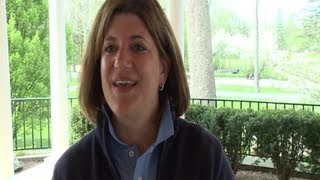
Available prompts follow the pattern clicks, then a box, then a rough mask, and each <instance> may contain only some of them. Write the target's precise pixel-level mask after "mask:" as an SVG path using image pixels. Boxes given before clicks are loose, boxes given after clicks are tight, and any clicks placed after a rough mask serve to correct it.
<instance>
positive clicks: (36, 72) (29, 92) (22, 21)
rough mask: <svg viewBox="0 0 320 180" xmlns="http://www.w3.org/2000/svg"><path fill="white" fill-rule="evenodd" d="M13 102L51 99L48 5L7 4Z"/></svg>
mask: <svg viewBox="0 0 320 180" xmlns="http://www.w3.org/2000/svg"><path fill="white" fill-rule="evenodd" d="M7 7H8V8H7V9H8V35H9V52H10V54H9V57H10V81H11V91H12V95H11V96H12V98H22V97H23V98H25V97H47V96H48V95H49V40H48V4H47V1H45V0H37V1H36V2H35V1H34V0H25V1H15V0H8V1H7Z"/></svg>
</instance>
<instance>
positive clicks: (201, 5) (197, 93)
mask: <svg viewBox="0 0 320 180" xmlns="http://www.w3.org/2000/svg"><path fill="white" fill-rule="evenodd" d="M186 10H187V11H186V14H187V26H188V28H187V34H188V38H187V39H188V57H189V58H188V60H189V73H190V91H191V96H192V97H199V98H200V97H201V98H214V97H216V89H215V80H214V71H213V63H212V46H211V33H210V32H211V31H210V17H209V4H208V1H207V0H188V1H187V3H186Z"/></svg>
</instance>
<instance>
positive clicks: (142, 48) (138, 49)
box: [132, 44, 146, 52]
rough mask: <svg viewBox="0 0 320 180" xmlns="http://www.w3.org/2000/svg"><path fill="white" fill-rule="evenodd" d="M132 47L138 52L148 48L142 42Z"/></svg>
mask: <svg viewBox="0 0 320 180" xmlns="http://www.w3.org/2000/svg"><path fill="white" fill-rule="evenodd" d="M132 49H133V50H134V51H136V52H142V51H145V50H146V48H145V47H144V46H143V45H140V44H134V45H133V46H132Z"/></svg>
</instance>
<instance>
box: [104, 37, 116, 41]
mask: <svg viewBox="0 0 320 180" xmlns="http://www.w3.org/2000/svg"><path fill="white" fill-rule="evenodd" d="M116 40H117V39H116V38H115V37H114V36H108V37H106V38H105V39H104V42H108V41H111V42H114V41H116Z"/></svg>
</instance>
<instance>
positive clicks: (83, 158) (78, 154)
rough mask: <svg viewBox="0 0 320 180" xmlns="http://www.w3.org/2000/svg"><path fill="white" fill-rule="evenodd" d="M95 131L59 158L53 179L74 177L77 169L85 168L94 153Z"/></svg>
mask: <svg viewBox="0 0 320 180" xmlns="http://www.w3.org/2000/svg"><path fill="white" fill-rule="evenodd" d="M93 138H94V131H92V132H90V133H89V134H87V135H86V136H85V137H83V138H82V139H80V140H79V141H78V142H77V143H75V144H74V145H72V146H71V147H70V148H69V149H67V150H66V151H65V152H64V153H63V154H62V156H61V157H60V158H59V159H58V161H57V163H56V164H55V167H54V172H53V179H59V180H60V179H70V178H71V177H73V176H72V175H74V174H76V173H74V171H75V169H77V171H79V170H85V169H86V168H87V167H86V166H87V165H89V164H90V163H89V162H90V161H91V160H90V157H91V156H90V154H92V152H91V151H92V143H94V141H92V139H93Z"/></svg>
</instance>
